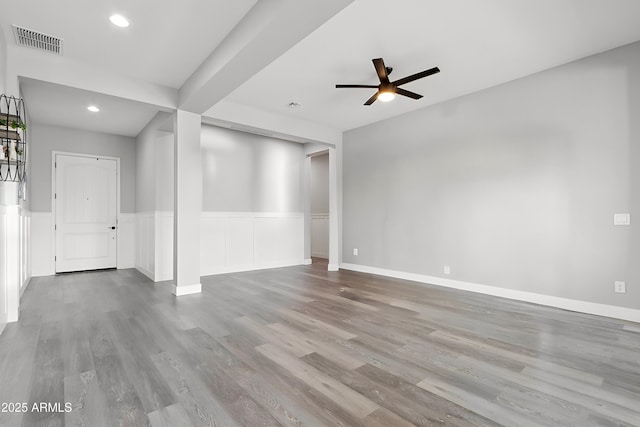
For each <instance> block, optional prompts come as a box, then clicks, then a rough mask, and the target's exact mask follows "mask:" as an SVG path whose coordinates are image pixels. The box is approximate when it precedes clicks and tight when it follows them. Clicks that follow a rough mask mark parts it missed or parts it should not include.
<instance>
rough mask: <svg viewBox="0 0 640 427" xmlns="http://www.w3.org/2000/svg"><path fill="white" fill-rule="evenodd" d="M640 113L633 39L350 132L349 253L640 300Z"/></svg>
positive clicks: (439, 271)
mask: <svg viewBox="0 0 640 427" xmlns="http://www.w3.org/2000/svg"><path fill="white" fill-rule="evenodd" d="M444 72H446V71H444ZM394 102H413V101H409V100H404V99H398V100H397V101H394ZM391 107H392V106H391ZM639 118H640V43H635V44H632V45H629V46H625V47H622V48H619V49H616V50H613V51H609V52H605V53H603V54H600V55H596V56H593V57H590V58H587V59H584V60H580V61H577V62H574V63H571V64H567V65H565V66H562V67H559V68H555V69H552V70H549V71H545V72H542V73H539V74H536V75H533V76H530V77H526V78H523V79H520V80H516V81H513V82H510V83H507V84H504V85H501V86H498V87H494V88H491V89H488V90H485V91H482V92H478V93H475V94H472V95H469V96H465V97H462V98H458V99H456V100H453V101H450V102H446V103H443V104H439V105H437V106H433V107H428V108H425V109H422V110H418V111H415V112H412V113H409V114H405V115H402V116H398V117H396V118H393V119H390V120H387V121H384V122H379V123H376V124H373V125H369V126H366V127H362V128H359V129H355V130H352V131H350V132H347V133H346V134H345V136H344V167H343V178H344V184H343V185H344V187H343V190H344V211H343V213H344V217H343V220H344V235H343V242H344V244H343V249H344V251H343V254H344V255H343V256H344V262H348V263H355V264H361V265H368V266H374V267H379V268H387V269H393V270H400V271H405V272H413V273H418V274H425V275H432V276H440V277H444V275H443V266H444V265H449V266H451V269H452V274H451V276H448V277H450V278H452V279H457V280H462V281H468V282H474V283H481V284H487V285H493V286H499V287H504V288H511V289H516V290H523V291H529V292H535V293H541V294H547V295H553V296H559V297H566V298H571V299H576V300H584V301H591V302H597V303H603V304H611V305H618V306H624V307H630V308H636V309H640V274H639V270H640V233H639V230H640V227H638V226H637V225H632V226H628V227H621V226H617V227H616V226H613V214H614V213H616V212H632V213H633V214H635V216H632V223H637V222H638V221H640V216H639V215H640V188H639V186H640V172H639V171H640V128H639V126H640V120H639ZM353 248H358V249H359V255H358V256H353V255H352V249H353ZM634 264H635V265H634ZM615 280H623V281H626V282H627V293H626V294H615V293H614V291H613V289H614V286H613V282H614V281H615Z"/></svg>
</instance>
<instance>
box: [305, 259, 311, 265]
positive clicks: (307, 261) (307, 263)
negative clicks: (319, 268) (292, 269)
mask: <svg viewBox="0 0 640 427" xmlns="http://www.w3.org/2000/svg"><path fill="white" fill-rule="evenodd" d="M311 264H313V260H312V259H311V258H307V259H305V260H304V265H311Z"/></svg>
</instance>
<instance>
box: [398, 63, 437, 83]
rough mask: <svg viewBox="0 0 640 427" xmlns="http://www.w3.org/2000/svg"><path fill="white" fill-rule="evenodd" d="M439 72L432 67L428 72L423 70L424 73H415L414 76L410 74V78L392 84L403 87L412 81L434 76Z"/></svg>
mask: <svg viewBox="0 0 640 427" xmlns="http://www.w3.org/2000/svg"><path fill="white" fill-rule="evenodd" d="M439 72H440V68H438V67H433V68H431V69H429V70H425V71H422V72H420V73H416V74H412V75H410V76H407V77H405V78H403V79H400V80H396V81H395V82H393V84H394V85H396V86H400V85H403V84H405V83H409V82H412V81H414V80H418V79H421V78H423V77H427V76H430V75H432V74H436V73H439Z"/></svg>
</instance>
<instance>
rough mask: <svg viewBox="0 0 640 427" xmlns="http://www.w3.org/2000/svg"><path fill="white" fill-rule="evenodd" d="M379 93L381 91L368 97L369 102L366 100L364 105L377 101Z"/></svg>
mask: <svg viewBox="0 0 640 427" xmlns="http://www.w3.org/2000/svg"><path fill="white" fill-rule="evenodd" d="M378 93H379V92H376V93H374V94H373V96H372V97H371V98H369V99H367V102H365V103H364V105H371V104H373V103H374V102H375V101H376V99H378Z"/></svg>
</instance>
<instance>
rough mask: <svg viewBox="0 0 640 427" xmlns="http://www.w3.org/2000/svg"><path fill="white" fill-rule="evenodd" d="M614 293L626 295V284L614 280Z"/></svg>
mask: <svg viewBox="0 0 640 427" xmlns="http://www.w3.org/2000/svg"><path fill="white" fill-rule="evenodd" d="M614 286H615V291H616V293H618V294H626V293H627V284H626V283H625V282H620V281H618V280H616V281H615V282H614Z"/></svg>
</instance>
